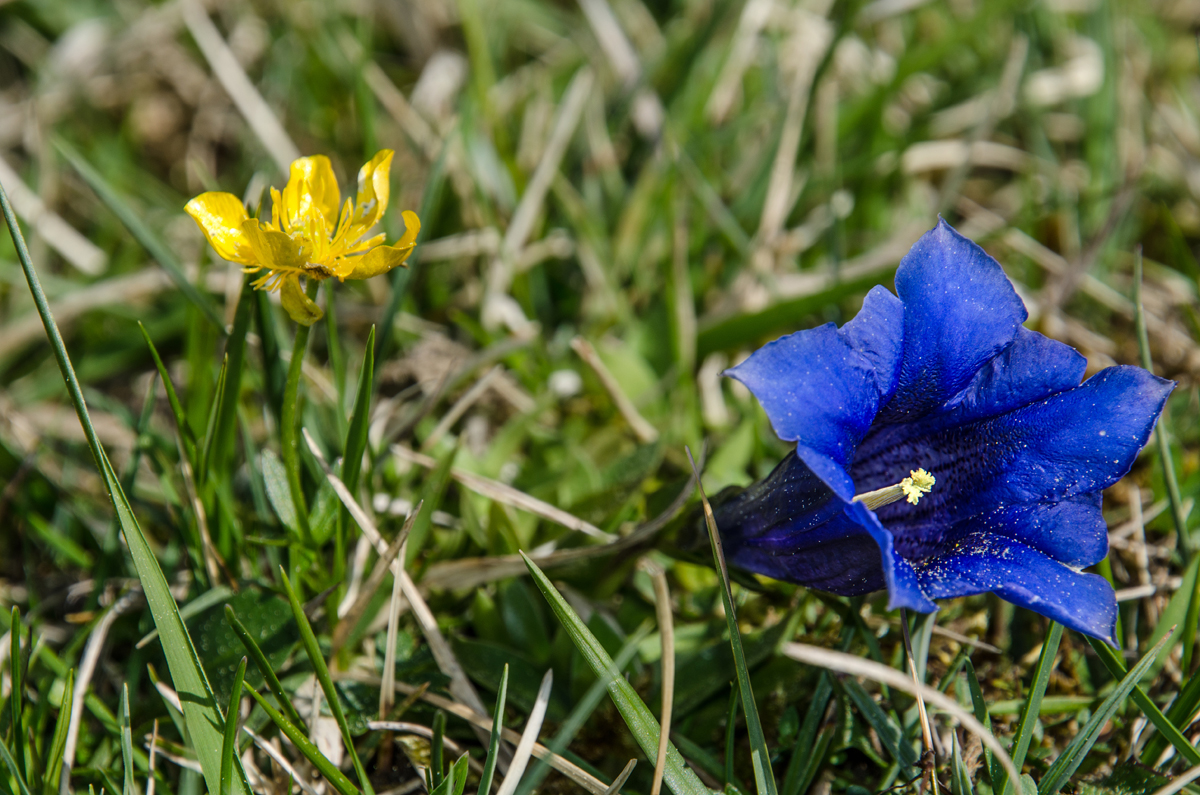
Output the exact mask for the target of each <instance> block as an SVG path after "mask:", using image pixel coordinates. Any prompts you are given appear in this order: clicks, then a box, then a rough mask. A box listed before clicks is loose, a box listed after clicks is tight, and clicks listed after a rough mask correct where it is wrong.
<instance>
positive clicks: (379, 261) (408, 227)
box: [337, 210, 421, 281]
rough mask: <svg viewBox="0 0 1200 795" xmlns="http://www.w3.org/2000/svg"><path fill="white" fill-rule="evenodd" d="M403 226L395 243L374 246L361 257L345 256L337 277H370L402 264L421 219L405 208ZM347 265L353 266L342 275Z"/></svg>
mask: <svg viewBox="0 0 1200 795" xmlns="http://www.w3.org/2000/svg"><path fill="white" fill-rule="evenodd" d="M404 226H405V229H404V236H403V237H401V238H400V240H399V241H397V242H396V245H394V246H376V247H375V248H373V249H371V250H370V251H368V252H367V253H366V254H363V255H362V256H361V257H346V258H345V259H344V260H342V261H341V263H339V264H340V265H341V268H338V271H337V276H338V278H340V279H342V280H343V281H344V280H346V279H370V278H371V277H372V276H378V275H379V274H381V273H387V272H388V271H390V270H391V269H392V268H394V267H396V266H397V265H403V264H404V261H405V260H406V259H408V255H409V254H412V252H413V248H414V247H415V245H416V242H417V235H418V234H420V232H421V219H419V218H417V214H416V213H414V212H411V211H409V210H405V211H404ZM347 265H353V267H352V268H350V272H349V273H346V274H345V275H343V273H342V271H343V270H345V269H346V266H347Z"/></svg>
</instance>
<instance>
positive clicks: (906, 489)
mask: <svg viewBox="0 0 1200 795" xmlns="http://www.w3.org/2000/svg"><path fill="white" fill-rule="evenodd" d="M908 475H909V476H908V477H906V478H905V479H904V480H902V481H900V482H899V483H897V484H896V485H894V486H885V487H884V488H882V489H875V490H874V491H868V492H864V493H863V494H857V495H855V497H854V499H855V501H857V502H861V503H862V504H863V505H866V506H867V507H868V508H870V509H871V510H872V511H873V510H875V509H876V508H882V507H883V506H885V505H891V504H892V503H893V502H898V501H900V500H901V499H904V498H907V499H908V502H909V504H911V505H916V504H917V503H918V502H920V501H921V495H923V494H928V493H929V492H930V491H932V490H933V485H934V483H936V482H937V478H935V477H934V476H933V475H931V474H929V473H928V472H926V471H925V470H924V469H914V470H913V471H911V472H909V473H908Z"/></svg>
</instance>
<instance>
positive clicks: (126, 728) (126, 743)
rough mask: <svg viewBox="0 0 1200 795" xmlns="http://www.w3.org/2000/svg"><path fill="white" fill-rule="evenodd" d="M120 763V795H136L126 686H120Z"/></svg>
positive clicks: (131, 729) (136, 788)
mask: <svg viewBox="0 0 1200 795" xmlns="http://www.w3.org/2000/svg"><path fill="white" fill-rule="evenodd" d="M121 763H122V766H123V768H124V772H125V778H124V781H123V782H122V786H121V793H122V795H138V785H137V779H135V778H134V775H133V774H134V767H133V728H132V727H131V726H130V725H129V685H128V684H124V685H122V686H121Z"/></svg>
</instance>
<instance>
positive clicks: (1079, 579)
mask: <svg viewBox="0 0 1200 795" xmlns="http://www.w3.org/2000/svg"><path fill="white" fill-rule="evenodd" d="M896 292H897V293H898V294H899V298H897V297H896V296H894V295H892V293H890V292H889V291H888V290H887V289H885V288H883V287H876V288H874V289H873V290H871V292H870V293H868V294H867V297H866V299H865V300H864V301H863V306H862V310H861V311H860V312H859V313H858V315H857V316H856V317H855V318H854V319H853V320H851V321H850V322H849V323H846V324H845V325H844V326H842V327H841V328H840V329H839V328H837V327H836V326H835V325H834V324H832V323H829V324H826V325H824V326H821V327H820V328H815V329H809V330H807V331H800V332H797V333H795V334H791V335H789V336H786V337H783V338H781V339H778V340H775V341H774V342H771V343H768V344H767V345H766V346H764V347H763V348H761V349H759V350H758V351H757V352H755V353H754V354H753V355H752V356H750V358H748V359H746V360H745V361H744V362H742V363H741V364H739V365H738V366H736V367H734V368H732V369H730V370H728V371H726V374H727V375H730V376H733V377H734V378H736V379H737V380H739V381H741V382H742V383H743V384H745V385H746V386H747V387H749V389H750V391H751V392H753V393H754V395H755V396H756V397H757V398H758V400H759V402H760V403H761V404H762V406H763V408H764V409H765V410H766V413H767V416H768V417H769V418H770V420H771V424H772V426H774V429H775V432H776V433H777V434H778V435H779V437H780V438H781V439H784V440H786V441H789V442H795V443H796V449H795V450H794V451H793V452H791V453H789V454H788V456H787V458H785V459H784V460H783V462H782V463H780V464H779V466H778V467H777V468H776V469H775V471H774V472H773V473H771V475H770V476H769V477H767V478H766V479H765V480H763V481H761V482H759V483H757V484H755V485H754V486H751V487H750V488H748V489H746V490H745V491H743V492H742V493H741V494H739V495H738V496H736V497H733V498H732V499H729V500H726V501H724V502H723V503H722V504H720V505H719V506H718V507H717V509H716V510H717V515H716V519H717V525H718V527H719V528H720V532H721V536H722V539H723V541H724V546H725V550H726V555H727V556H728V559H729V560H730V562H731V563H733V564H734V565H736V566H738V567H739V568H742V569H744V570H747V571H751V572H756V573H759V574H763V575H766V576H768V577H773V578H775V579H779V580H786V581H789V582H794V583H799V584H801V585H806V586H809V587H812V588H818V589H821V590H824V591H829V592H832V593H835V594H840V595H843V596H854V595H857V594H863V593H868V592H870V591H876V590H880V589H882V588H886V589H887V591H888V607H889V609H894V608H898V607H906V608H910V609H912V610H917V611H920V612H930V611H933V610H936V609H937V606H936V605H935V604H934V602H933V600H934V599H945V598H950V597H955V596H966V595H969V594H978V593H985V592H988V591H991V592H994V593H996V594H997V595H999V596H1000V597H1002V598H1004V599H1006V600H1008V601H1010V602H1012V603H1014V604H1017V605H1020V606H1022V607H1026V608H1029V609H1030V610H1033V611H1035V612H1038V613H1041V614H1042V615H1045V616H1048V617H1049V618H1052V619H1054V620H1055V621H1058V622H1060V623H1062V624H1064V625H1065V626H1067V627H1070V628H1072V629H1075V630H1078V631H1079V632H1083V633H1085V634H1088V635H1091V636H1093V637H1096V638H1100V639H1102V640H1105V641H1107V642H1108V643H1110V644H1114V645H1115V638H1114V637H1113V633H1114V628H1115V623H1116V616H1117V604H1116V599H1115V596H1114V594H1113V589H1112V587H1111V586H1110V585H1109V584H1108V582H1107V581H1106V580H1105V579H1104V578H1102V577H1099V576H1097V575H1094V574H1087V573H1084V572H1083V571H1082V569H1084V568H1085V567H1087V566H1092V565H1094V564H1096V563H1099V562H1100V561H1101V560H1103V558H1104V556H1105V555H1106V554H1107V553H1108V531H1107V527H1106V525H1105V522H1104V517H1103V515H1102V514H1101V511H1100V501H1101V491H1102V490H1103V489H1104V488H1106V487H1108V486H1111V485H1112V484H1113V483H1115V482H1116V481H1117V480H1118V479H1119V478H1121V477H1122V476H1123V475H1124V474H1125V473H1127V472H1128V471H1129V468H1130V467H1131V466H1132V464H1133V461H1134V459H1135V458H1136V457H1137V454H1138V451H1139V450H1141V448H1142V446H1143V445H1145V443H1146V440H1147V438H1148V437H1149V435H1150V432H1151V430H1152V429H1153V427H1154V423H1155V421H1156V420H1157V418H1158V415H1159V413H1160V412H1161V411H1162V407H1163V404H1164V402H1165V401H1166V399H1167V395H1168V394H1169V393H1170V391H1171V389H1172V388H1173V387H1174V383H1173V382H1171V381H1165V380H1163V379H1161V378H1156V377H1155V376H1154V375H1152V374H1150V373H1148V372H1146V371H1145V370H1143V369H1141V368H1140V367H1128V366H1118V367H1110V368H1108V369H1106V370H1104V371H1102V372H1100V373H1099V374H1097V375H1095V376H1093V377H1091V378H1089V379H1088V380H1087V381H1085V382H1082V383H1081V380H1082V378H1083V373H1084V366H1085V360H1084V358H1083V357H1082V356H1081V355H1080V354H1079V353H1078V352H1076V351H1075V350H1074V349H1073V348H1071V347H1069V346H1067V345H1064V344H1062V343H1060V342H1056V341H1054V340H1052V339H1048V338H1047V337H1044V336H1042V335H1041V334H1038V333H1037V332H1034V331H1030V330H1028V329H1026V328H1024V327H1023V326H1022V325H1021V324H1022V323H1023V322H1024V321H1025V319H1026V318H1027V317H1028V313H1027V312H1026V311H1025V306H1024V304H1023V303H1022V302H1021V299H1020V298H1019V297H1018V296H1017V293H1016V291H1015V290H1014V289H1013V286H1012V284H1011V283H1010V282H1009V280H1008V278H1007V277H1006V276H1005V275H1004V272H1003V271H1002V270H1001V269H1000V265H999V264H998V263H997V262H996V261H995V260H994V259H992V258H991V257H990V256H988V255H987V253H986V252H984V251H983V249H981V248H980V247H979V246H977V245H975V244H974V243H973V242H971V241H970V240H967V239H966V238H964V237H963V236H962V235H960V234H958V233H957V232H956V231H954V229H952V228H951V227H950V225H949V224H947V223H946V222H945V221H939V223H938V225H937V227H936V228H934V229H933V230H931V231H930V232H928V233H926V234H925V235H924V236H923V237H922V238H921V239H920V240H918V241H917V243H916V245H914V246H913V247H912V250H911V251H909V253H908V254H907V255H906V256H905V257H904V259H903V260H901V262H900V266H899V268H898V270H897V271H896ZM922 470H924V471H922ZM926 475H930V476H931V477H926ZM856 495H857V499H856ZM902 496H907V497H908V499H907V500H902V499H898V498H899V497H902ZM893 499H895V501H892V500H893ZM872 507H874V509H872Z"/></svg>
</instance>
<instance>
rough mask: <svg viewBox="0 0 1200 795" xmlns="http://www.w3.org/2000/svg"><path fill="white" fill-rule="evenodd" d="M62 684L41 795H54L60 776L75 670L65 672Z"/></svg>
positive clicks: (71, 703)
mask: <svg viewBox="0 0 1200 795" xmlns="http://www.w3.org/2000/svg"><path fill="white" fill-rule="evenodd" d="M64 682H65V683H64V684H63V696H62V703H61V704H60V705H59V707H58V721H57V722H56V723H55V724H54V739H52V740H51V741H50V754H49V755H48V756H47V757H46V771H45V773H44V774H43V776H42V795H56V794H57V793H58V790H59V786H58V785H59V781H58V779H59V776H61V775H62V767H63V750H64V749H65V748H66V747H67V730H68V729H69V728H70V727H71V707H72V706H73V705H74V703H75V669H74V668H72V669H71V670H70V671H67V678H66V679H65V680H64Z"/></svg>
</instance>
